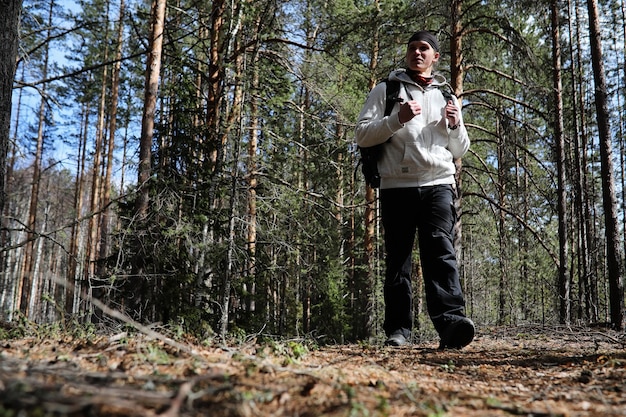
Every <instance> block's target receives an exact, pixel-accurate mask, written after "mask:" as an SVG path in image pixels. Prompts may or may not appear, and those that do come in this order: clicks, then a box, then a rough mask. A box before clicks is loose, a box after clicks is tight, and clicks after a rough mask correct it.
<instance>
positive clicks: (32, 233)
mask: <svg viewBox="0 0 626 417" xmlns="http://www.w3.org/2000/svg"><path fill="white" fill-rule="evenodd" d="M53 9H54V0H51V1H50V5H49V8H48V27H49V28H51V27H52V24H51V22H52V13H53ZM51 30H52V29H48V38H49V37H50V35H51ZM48 60H49V49H46V51H45V54H44V62H43V78H46V77H47V74H48ZM45 91H46V89H45V86H44V87H43V88H42V94H44V95H45ZM45 113H46V98H45V97H44V96H43V95H42V97H41V102H40V104H39V114H38V117H39V120H38V127H37V145H36V148H35V160H34V162H33V175H32V187H31V193H30V206H29V209H28V220H27V222H26V233H27V243H26V246H25V248H24V258H23V260H22V271H21V274H20V286H19V288H20V291H19V294H18V296H19V299H18V303H19V306H18V307H19V310H20V311H21V312H22V313H23V314H24V316H26V317H30V307H31V305H30V304H31V297H32V296H33V294H32V292H31V288H30V287H31V286H33V285H34V282H35V279H36V277H35V276H34V264H35V260H34V259H33V255H34V252H35V240H36V236H37V235H36V229H37V206H38V203H39V186H40V180H41V161H42V157H43V141H44V126H45V123H46V122H45Z"/></svg>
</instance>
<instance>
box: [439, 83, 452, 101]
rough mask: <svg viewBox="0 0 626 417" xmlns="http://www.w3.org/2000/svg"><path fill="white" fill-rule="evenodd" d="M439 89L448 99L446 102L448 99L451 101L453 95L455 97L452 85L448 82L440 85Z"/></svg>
mask: <svg viewBox="0 0 626 417" xmlns="http://www.w3.org/2000/svg"><path fill="white" fill-rule="evenodd" d="M439 91H441V94H442V95H443V98H444V99H446V103H447V102H448V101H451V100H452V97H454V94H453V93H452V87H450V86H449V85H448V84H446V85H445V86H441V87H439Z"/></svg>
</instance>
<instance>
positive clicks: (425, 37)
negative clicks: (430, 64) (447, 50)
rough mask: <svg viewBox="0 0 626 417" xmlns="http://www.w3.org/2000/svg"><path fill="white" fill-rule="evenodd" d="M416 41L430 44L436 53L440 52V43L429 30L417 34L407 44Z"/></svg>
mask: <svg viewBox="0 0 626 417" xmlns="http://www.w3.org/2000/svg"><path fill="white" fill-rule="evenodd" d="M414 41H424V42H428V43H429V44H430V46H432V47H433V49H434V50H435V51H437V52H439V41H437V37H436V36H435V35H433V34H432V33H430V32H429V31H427V30H420V31H417V32H415V33H414V34H413V35H412V36H411V37H410V38H409V41H408V42H407V44H409V43H411V42H414Z"/></svg>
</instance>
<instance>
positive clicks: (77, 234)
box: [65, 102, 89, 315]
mask: <svg viewBox="0 0 626 417" xmlns="http://www.w3.org/2000/svg"><path fill="white" fill-rule="evenodd" d="M82 108H83V114H84V121H83V126H82V132H81V135H80V139H79V146H78V160H77V166H78V169H77V170H76V176H75V184H74V212H75V213H76V218H75V219H74V223H73V224H72V233H71V238H70V250H69V262H68V272H67V284H68V285H66V291H65V313H66V314H68V315H70V314H72V313H73V312H74V301H75V298H76V290H79V288H77V284H78V283H77V280H76V277H77V276H80V274H79V271H78V269H79V267H80V264H79V263H78V259H79V256H80V255H79V252H80V251H79V248H80V245H79V240H80V238H81V227H80V223H79V221H78V219H79V218H80V216H81V213H82V212H83V192H84V190H85V162H86V159H87V137H88V135H89V103H88V102H85V103H83V105H82Z"/></svg>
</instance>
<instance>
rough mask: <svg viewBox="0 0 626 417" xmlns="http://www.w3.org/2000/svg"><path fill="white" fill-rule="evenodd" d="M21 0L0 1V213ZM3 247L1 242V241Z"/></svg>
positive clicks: (2, 210) (3, 193)
mask: <svg viewBox="0 0 626 417" xmlns="http://www.w3.org/2000/svg"><path fill="white" fill-rule="evenodd" d="M21 10H22V0H1V1H0V16H2V19H0V213H4V204H5V198H6V197H5V182H6V179H5V176H4V175H5V172H6V166H7V154H8V151H9V137H10V132H11V103H12V98H13V80H14V78H15V66H16V62H17V43H18V35H19V31H18V24H19V21H20V12H21ZM0 246H2V247H4V242H1V241H0Z"/></svg>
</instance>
